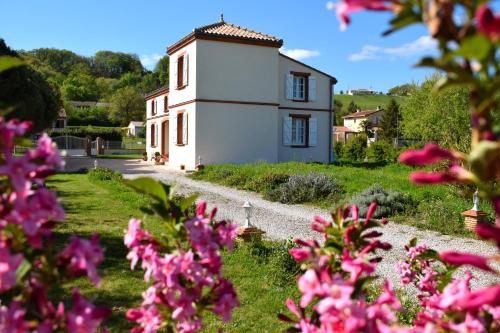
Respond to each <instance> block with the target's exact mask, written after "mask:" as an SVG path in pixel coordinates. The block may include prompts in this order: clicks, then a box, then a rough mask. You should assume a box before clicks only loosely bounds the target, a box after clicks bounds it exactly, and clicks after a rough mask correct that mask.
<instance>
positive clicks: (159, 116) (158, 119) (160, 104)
mask: <svg viewBox="0 0 500 333" xmlns="http://www.w3.org/2000/svg"><path fill="white" fill-rule="evenodd" d="M165 96H166V94H163V95H159V96H157V97H154V98H150V99H148V100H146V116H147V121H146V152H147V154H148V158H149V159H150V158H151V156H153V155H154V153H155V152H160V153H161V148H162V147H161V145H162V142H163V140H162V137H161V123H162V122H163V121H165V120H166V119H168V117H167V114H165V113H164V100H165ZM152 100H155V101H156V114H155V115H152V114H151V111H152V110H151V101H152ZM151 124H158V141H159V142H158V144H157V146H156V147H151Z"/></svg>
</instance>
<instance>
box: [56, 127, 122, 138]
mask: <svg viewBox="0 0 500 333" xmlns="http://www.w3.org/2000/svg"><path fill="white" fill-rule="evenodd" d="M47 134H48V135H49V136H51V137H56V136H61V135H72V136H77V137H81V138H84V137H86V136H87V135H90V136H91V137H92V140H95V139H96V138H97V137H100V138H103V139H104V140H109V141H122V137H123V134H122V130H121V128H120V127H94V126H72V127H66V128H64V129H62V130H48V131H47Z"/></svg>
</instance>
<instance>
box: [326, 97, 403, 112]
mask: <svg viewBox="0 0 500 333" xmlns="http://www.w3.org/2000/svg"><path fill="white" fill-rule="evenodd" d="M393 98H394V99H395V100H396V102H398V104H402V103H404V102H405V100H406V97H403V96H387V95H359V96H350V95H340V94H336V95H335V99H336V100H338V101H340V102H342V105H343V107H344V108H347V106H348V105H349V103H351V101H353V102H354V103H355V104H356V105H358V106H359V107H360V108H361V110H366V109H375V108H376V107H377V106H380V107H382V108H385V107H386V106H387V104H389V102H390V100H391V99H393Z"/></svg>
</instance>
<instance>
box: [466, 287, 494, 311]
mask: <svg viewBox="0 0 500 333" xmlns="http://www.w3.org/2000/svg"><path fill="white" fill-rule="evenodd" d="M457 305H458V306H459V307H461V308H462V309H464V310H472V311H475V310H477V309H479V308H482V307H483V306H485V305H489V306H491V307H497V306H500V285H498V284H497V285H494V286H492V287H488V288H483V289H479V290H475V291H473V292H470V293H468V294H466V295H464V296H463V297H460V299H459V300H458V301H457Z"/></svg>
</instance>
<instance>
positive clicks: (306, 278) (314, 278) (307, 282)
mask: <svg viewBox="0 0 500 333" xmlns="http://www.w3.org/2000/svg"><path fill="white" fill-rule="evenodd" d="M298 284H299V290H300V292H301V293H302V298H301V300H300V306H301V307H303V308H305V307H306V306H307V305H308V304H309V303H311V302H312V300H313V299H314V298H315V297H316V296H317V295H323V294H324V290H323V286H322V285H321V282H320V280H319V279H318V275H317V274H316V271H314V270H313V269H308V270H307V271H306V272H305V273H304V275H302V276H301V277H300V278H299V282H298Z"/></svg>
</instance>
